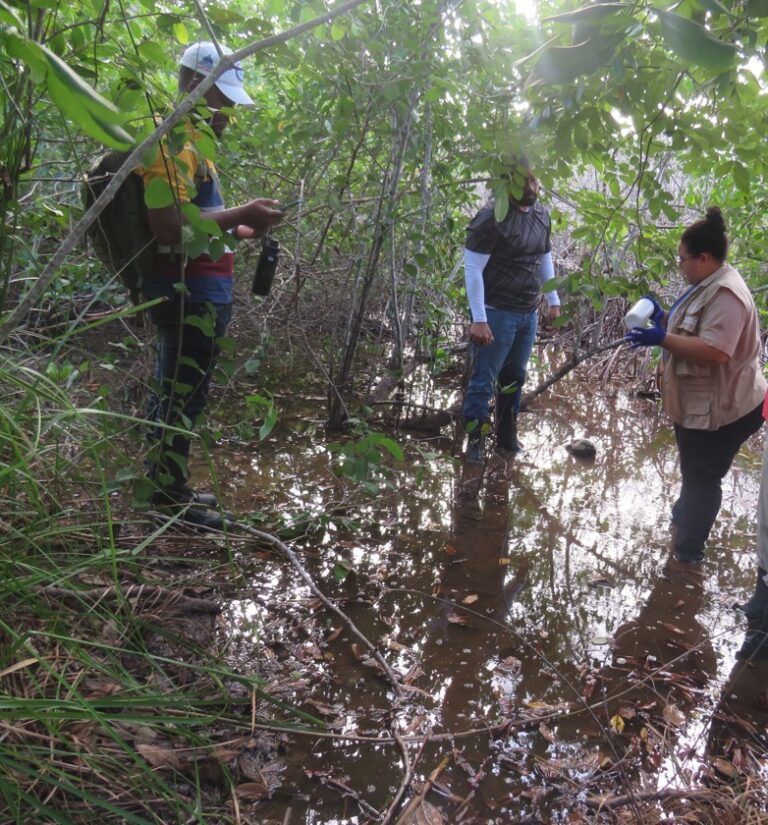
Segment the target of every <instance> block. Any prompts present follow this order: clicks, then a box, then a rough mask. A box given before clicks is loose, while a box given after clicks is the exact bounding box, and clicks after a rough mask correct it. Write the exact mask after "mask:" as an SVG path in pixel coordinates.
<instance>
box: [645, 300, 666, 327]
mask: <svg viewBox="0 0 768 825" xmlns="http://www.w3.org/2000/svg"><path fill="white" fill-rule="evenodd" d="M643 298H647V299H648V300H649V301H650V302H651V303H652V304H653V315H651V322H652V323H654V324H660V323H661V322H662V321H663V320H664V316H665V315H666V313H665V312H664V310H663V309H662V308H661V304H660V303H659V302H658V301H657V300H656V299H655V298H654V297H653V295H643Z"/></svg>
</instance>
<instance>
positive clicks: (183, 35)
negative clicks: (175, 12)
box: [172, 22, 189, 46]
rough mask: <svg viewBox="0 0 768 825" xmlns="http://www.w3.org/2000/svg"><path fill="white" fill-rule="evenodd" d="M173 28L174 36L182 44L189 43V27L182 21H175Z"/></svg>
mask: <svg viewBox="0 0 768 825" xmlns="http://www.w3.org/2000/svg"><path fill="white" fill-rule="evenodd" d="M172 28H173V36H174V37H175V38H176V39H177V40H178V41H179V43H181V44H182V46H185V45H186V44H187V43H189V32H188V31H187V27H186V26H185V25H184V24H183V23H182V22H178V23H174V24H173V27H172Z"/></svg>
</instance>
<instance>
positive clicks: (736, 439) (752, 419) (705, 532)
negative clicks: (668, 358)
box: [672, 403, 763, 562]
mask: <svg viewBox="0 0 768 825" xmlns="http://www.w3.org/2000/svg"><path fill="white" fill-rule="evenodd" d="M762 406H763V405H762V403H760V405H759V406H757V407H755V409H754V410H752V412H750V413H747V414H746V415H745V416H742V417H741V418H739V419H737V420H736V421H733V422H732V423H730V424H726V425H725V426H724V427H720V429H719V430H690V429H687V428H686V427H681V426H680V425H679V424H675V438H676V439H677V448H678V451H679V453H680V471H681V473H682V476H683V484H682V487H681V489H680V497H679V498H678V499H677V501H676V502H675V503H674V505H673V507H672V536H673V538H672V544H673V550H674V553H675V555H676V556H677V558H679V559H682V560H683V561H690V562H697V561H701V560H702V559H703V558H704V544H705V542H706V540H707V538H708V537H709V532H710V530H711V529H712V525H713V524H714V523H715V519H716V518H717V514H718V513H719V512H720V503H721V501H722V498H723V491H722V486H721V481H722V480H723V478H724V477H725V474H726V473H727V472H728V470H729V469H730V467H731V464H732V463H733V459H734V458H735V457H736V453H738V451H739V448H740V447H741V445H742V444H743V443H744V442H745V441H746V440H747V439H748V438H749V437H750V436H751V435H753V434H754V433H756V432H757V431H758V430H759V429H760V427H761V426H762V424H763V416H762Z"/></svg>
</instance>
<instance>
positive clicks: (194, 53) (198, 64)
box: [179, 41, 253, 106]
mask: <svg viewBox="0 0 768 825" xmlns="http://www.w3.org/2000/svg"><path fill="white" fill-rule="evenodd" d="M221 50H222V52H224V54H232V49H228V48H227V47H226V46H222V47H221ZM219 59H220V58H219V52H218V51H217V49H216V46H214V45H213V43H210V42H208V41H204V42H202V43H195V44H194V45H192V46H190V47H189V48H188V49H187V50H186V51H185V52H184V54H183V55H182V56H181V61H180V64H179V65H181V66H186V67H187V68H188V69H192V71H193V72H197V73H198V74H202V75H208V74H210V73H211V72H212V71H213V69H214V68H215V66H216V65H217V64H218V62H219ZM244 76H245V73H244V72H243V67H242V66H241V65H240V64H239V63H236V64H235V67H234V68H233V69H228V70H227V71H226V72H224V74H222V75H221V77H218V78H217V79H216V80H215V81H214V85H215V86H216V88H217V89H218V90H219V91H220V92H221V93H222V94H223V95H226V96H227V97H228V98H229V100H231V101H232V102H233V103H239V104H240V105H241V106H252V105H253V100H251V98H250V97H249V96H248V93H247V92H246V91H245V89H244V88H243V78H244Z"/></svg>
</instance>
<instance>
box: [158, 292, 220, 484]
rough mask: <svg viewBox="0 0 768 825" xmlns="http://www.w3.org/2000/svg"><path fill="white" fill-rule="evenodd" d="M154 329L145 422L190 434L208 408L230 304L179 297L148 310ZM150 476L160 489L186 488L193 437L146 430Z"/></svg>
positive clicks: (163, 430)
mask: <svg viewBox="0 0 768 825" xmlns="http://www.w3.org/2000/svg"><path fill="white" fill-rule="evenodd" d="M149 312H150V317H151V319H152V321H153V323H154V324H155V326H156V327H157V365H156V368H155V382H154V386H153V392H152V394H151V395H150V397H149V399H148V402H147V419H148V420H149V421H151V422H157V423H159V424H168V425H171V426H173V427H179V428H181V429H184V430H187V431H191V430H192V429H193V428H194V426H195V424H196V423H197V421H198V419H199V418H200V416H201V415H202V414H203V412H204V411H205V408H206V407H207V405H208V389H209V387H210V384H211V376H212V374H213V369H214V367H215V366H216V358H217V356H218V354H219V351H220V344H219V342H220V339H221V338H223V337H224V335H225V334H226V332H227V326H228V324H229V321H230V319H231V317H232V305H231V304H198V303H190V302H188V301H186V300H184V299H183V298H182V297H181V296H177V297H176V298H174V299H173V300H172V301H169V302H168V303H166V304H158V305H157V306H154V307H151V308H150V310H149ZM149 441H150V450H149V454H148V457H147V463H148V466H149V475H150V477H151V478H152V479H153V481H154V482H155V483H156V484H157V486H158V487H159V488H162V489H165V490H182V489H184V487H186V485H187V481H188V478H189V471H188V469H187V460H188V458H189V448H190V442H191V436H190V434H189V432H187V433H175V432H171V431H168V430H166V429H164V428H163V427H160V426H153V427H150V432H149Z"/></svg>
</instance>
